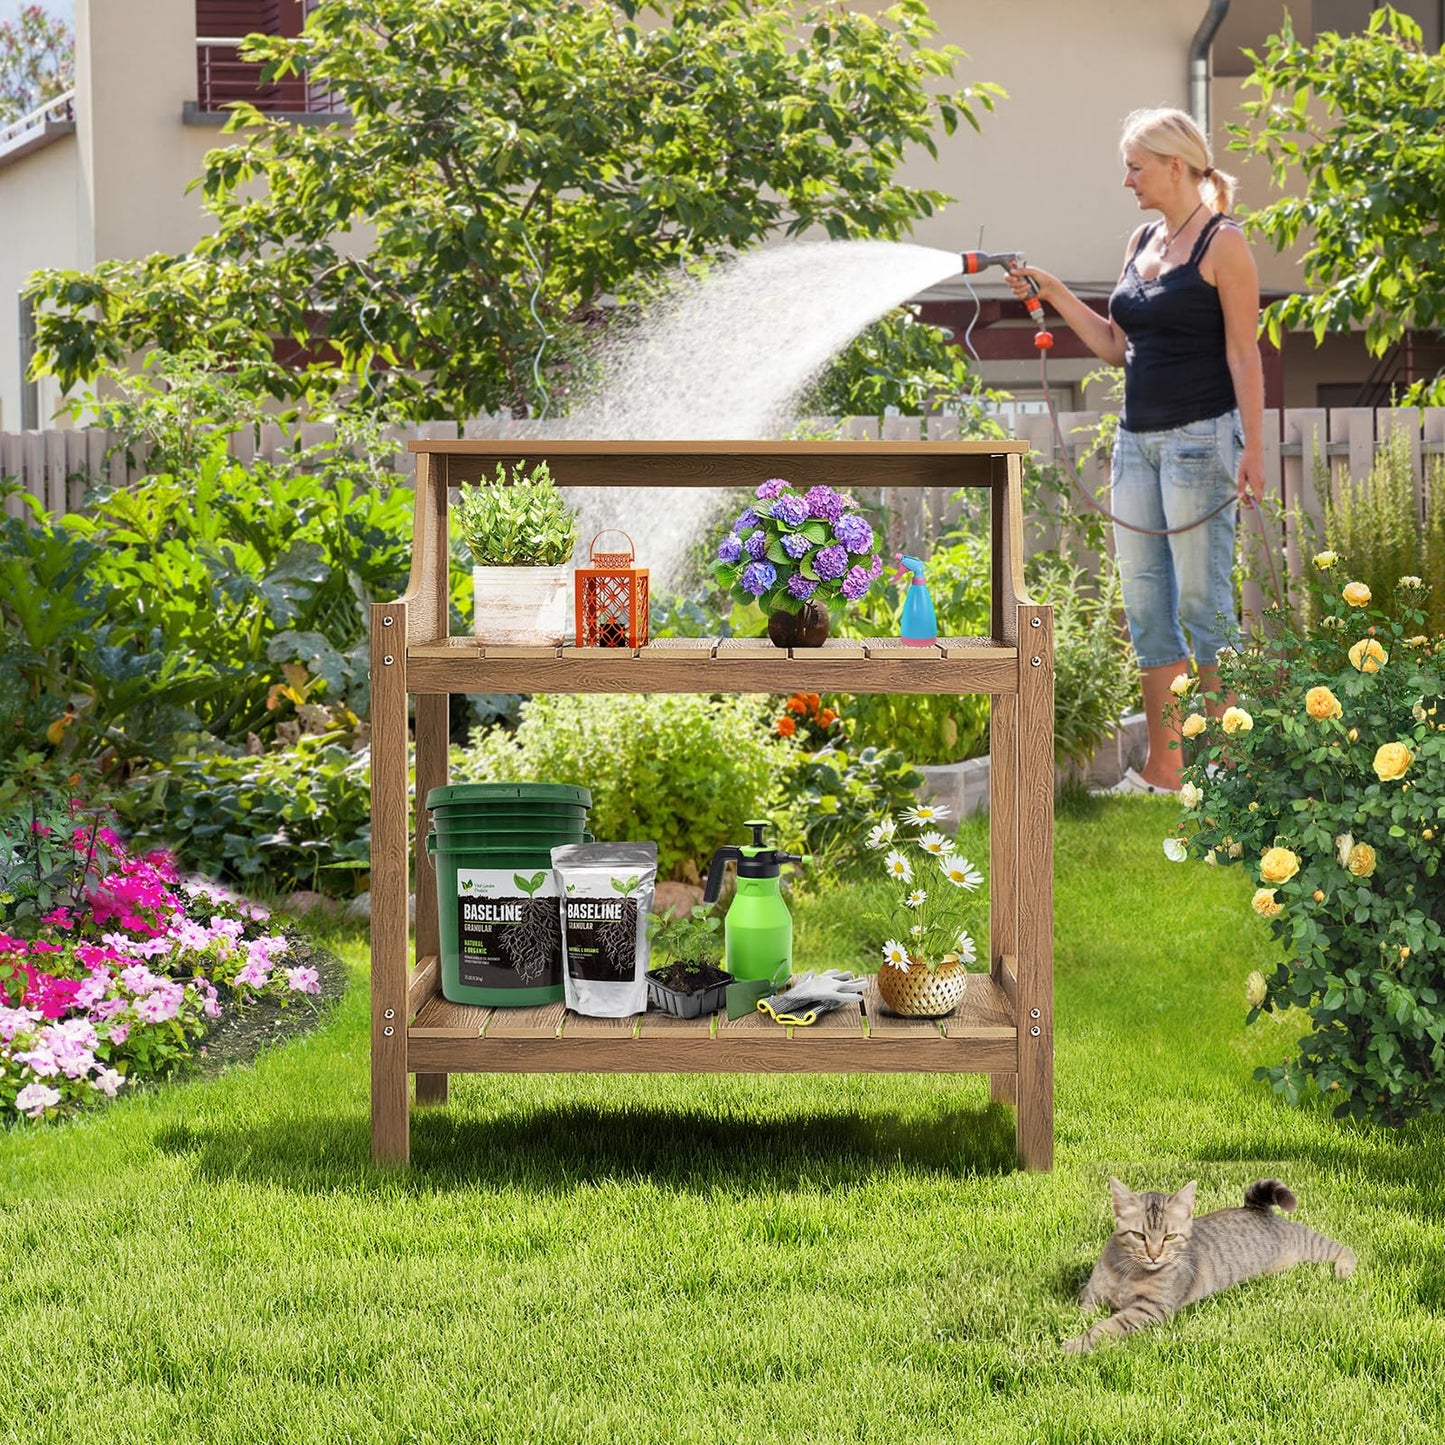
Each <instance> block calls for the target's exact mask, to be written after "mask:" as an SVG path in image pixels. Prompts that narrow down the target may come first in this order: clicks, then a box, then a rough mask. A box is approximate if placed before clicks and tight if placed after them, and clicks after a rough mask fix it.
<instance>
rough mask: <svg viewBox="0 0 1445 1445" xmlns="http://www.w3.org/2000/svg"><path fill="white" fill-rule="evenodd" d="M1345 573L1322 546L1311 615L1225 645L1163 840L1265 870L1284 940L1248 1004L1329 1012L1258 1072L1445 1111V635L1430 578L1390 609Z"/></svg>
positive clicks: (1359, 1107) (1384, 1108) (1270, 909)
mask: <svg viewBox="0 0 1445 1445" xmlns="http://www.w3.org/2000/svg"><path fill="white" fill-rule="evenodd" d="M1342 572H1343V563H1342V560H1341V559H1340V558H1339V557H1338V556H1337V555H1336V554H1334V553H1329V552H1325V553H1321V554H1319V556H1317V557H1316V558H1315V569H1314V578H1313V580H1312V583H1311V589H1312V591H1313V592H1314V593H1315V594H1316V596H1315V598H1314V599H1313V601H1312V604H1311V606H1310V610H1309V616H1310V617H1311V619H1312V620H1311V622H1310V623H1309V624H1307V625H1298V624H1296V623H1294V622H1293V621H1291V620H1290V619H1289V618H1288V617H1287V616H1286V615H1285V614H1283V613H1281V612H1279V611H1278V610H1273V611H1271V612H1270V613H1269V614H1267V617H1266V624H1265V629H1264V635H1263V636H1262V637H1261V638H1260V639H1258V640H1257V641H1256V642H1255V643H1254V644H1253V645H1251V646H1249V647H1248V648H1246V649H1245V650H1244V651H1241V652H1235V653H1226V654H1225V655H1223V656H1222V657H1221V659H1220V688H1221V695H1220V696H1219V697H1217V698H1215V699H1214V703H1215V708H1216V710H1218V709H1219V707H1220V705H1221V704H1224V703H1226V702H1227V703H1228V704H1229V708H1228V711H1225V712H1223V715H1222V717H1221V718H1219V719H1215V718H1213V717H1210V716H1208V715H1207V714H1206V712H1205V711H1204V708H1203V707H1202V706H1201V705H1200V702H1199V701H1198V700H1196V699H1194V698H1190V697H1186V698H1184V699H1183V700H1182V701H1181V702H1180V704H1179V705H1178V708H1177V709H1176V710H1177V712H1179V713H1180V714H1182V716H1181V718H1180V722H1181V731H1182V733H1183V735H1184V737H1185V738H1187V739H1191V740H1192V741H1191V743H1190V744H1188V746H1189V747H1190V748H1191V756H1190V759H1189V762H1188V766H1187V767H1186V769H1185V772H1184V788H1183V790H1182V791H1181V803H1182V804H1183V806H1184V817H1183V820H1182V822H1181V823H1180V832H1181V835H1182V836H1181V837H1178V838H1172V839H1170V840H1169V841H1168V842H1167V843H1166V845H1165V851H1166V852H1167V853H1168V854H1169V856H1170V857H1171V858H1174V859H1176V860H1182V859H1184V858H1186V857H1187V856H1188V855H1189V854H1193V855H1194V856H1195V857H1198V858H1202V859H1204V861H1205V862H1207V863H1216V864H1229V863H1238V864H1240V865H1241V866H1242V867H1244V868H1246V869H1247V870H1248V871H1249V872H1250V873H1251V874H1252V875H1253V877H1254V879H1255V882H1256V883H1257V884H1258V888H1257V891H1256V892H1255V894H1254V897H1253V899H1252V902H1251V906H1252V907H1253V909H1254V911H1255V912H1256V913H1258V914H1259V915H1260V916H1261V917H1262V918H1264V919H1265V920H1266V921H1267V922H1268V924H1269V927H1270V929H1271V931H1272V933H1273V934H1274V936H1275V938H1276V939H1277V940H1278V942H1279V945H1280V948H1281V950H1282V952H1283V955H1284V956H1283V958H1282V959H1281V961H1280V963H1279V964H1278V965H1277V966H1276V968H1275V969H1274V972H1273V974H1272V975H1270V976H1268V977H1265V978H1263V979H1261V977H1260V975H1258V974H1252V975H1251V976H1250V980H1249V983H1248V986H1247V990H1246V998H1247V1001H1248V1003H1249V1006H1250V1012H1249V1019H1250V1021H1251V1022H1253V1021H1254V1020H1255V1019H1256V1018H1258V1017H1259V1016H1260V1015H1261V1014H1262V1013H1264V1012H1267V1011H1272V1012H1274V1013H1275V1014H1276V1016H1279V1015H1281V1014H1283V1013H1284V1011H1286V1010H1289V1009H1291V1008H1299V1009H1302V1010H1305V1011H1306V1012H1307V1014H1308V1017H1309V1019H1310V1020H1311V1022H1312V1023H1313V1026H1314V1027H1313V1031H1312V1032H1311V1033H1310V1034H1308V1036H1306V1037H1305V1038H1303V1039H1301V1040H1300V1042H1299V1047H1298V1052H1297V1053H1295V1054H1294V1055H1292V1056H1291V1057H1288V1058H1285V1059H1283V1060H1282V1061H1281V1062H1280V1063H1279V1064H1276V1065H1274V1066H1273V1067H1266V1068H1262V1069H1260V1070H1259V1071H1258V1073H1257V1077H1261V1078H1268V1079H1270V1080H1271V1081H1272V1082H1273V1085H1274V1087H1275V1089H1276V1091H1277V1092H1279V1093H1281V1094H1283V1095H1285V1096H1286V1097H1287V1098H1289V1099H1290V1100H1291V1101H1294V1100H1296V1099H1297V1097H1298V1095H1299V1091H1300V1088H1301V1087H1302V1086H1303V1085H1304V1084H1305V1082H1306V1081H1307V1080H1312V1081H1313V1082H1314V1084H1315V1085H1316V1086H1317V1087H1318V1089H1319V1090H1320V1091H1321V1093H1323V1094H1325V1095H1326V1096H1328V1097H1329V1098H1330V1099H1331V1100H1332V1101H1333V1102H1334V1103H1335V1105H1336V1112H1337V1113H1339V1114H1341V1115H1352V1116H1356V1117H1363V1118H1370V1119H1375V1120H1378V1121H1381V1122H1386V1123H1391V1124H1395V1123H1399V1122H1400V1121H1402V1120H1403V1119H1406V1118H1408V1117H1410V1116H1412V1115H1415V1114H1419V1113H1422V1112H1426V1111H1440V1110H1442V1109H1445V935H1442V929H1445V880H1442V877H1441V874H1440V857H1441V837H1442V835H1445V708H1442V706H1441V699H1442V697H1445V639H1442V638H1433V639H1431V638H1428V637H1426V636H1425V635H1424V633H1423V632H1422V628H1423V625H1424V610H1423V607H1424V602H1425V593H1426V589H1425V587H1424V586H1423V584H1422V583H1421V582H1420V579H1419V578H1417V577H1402V578H1401V579H1400V580H1399V583H1398V585H1397V586H1396V588H1395V595H1394V599H1393V605H1392V606H1391V607H1390V608H1389V609H1388V610H1383V609H1380V608H1379V607H1378V605H1376V606H1374V607H1372V606H1371V604H1372V603H1376V604H1378V601H1379V599H1378V598H1377V597H1372V596H1371V594H1370V590H1369V589H1368V588H1367V587H1365V586H1363V585H1362V584H1360V583H1358V582H1355V581H1352V580H1348V579H1347V578H1346V577H1344V576H1342V575H1341V574H1342ZM1301 1017H1303V1015H1301Z"/></svg>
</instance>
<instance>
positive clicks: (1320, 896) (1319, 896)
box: [1311, 888, 1325, 903]
mask: <svg viewBox="0 0 1445 1445" xmlns="http://www.w3.org/2000/svg"><path fill="white" fill-rule="evenodd" d="M1311 896H1312V897H1313V898H1314V900H1315V902H1316V903H1323V902H1324V901H1325V891H1324V889H1323V888H1316V889H1315V891H1314V893H1313V895H1311Z"/></svg>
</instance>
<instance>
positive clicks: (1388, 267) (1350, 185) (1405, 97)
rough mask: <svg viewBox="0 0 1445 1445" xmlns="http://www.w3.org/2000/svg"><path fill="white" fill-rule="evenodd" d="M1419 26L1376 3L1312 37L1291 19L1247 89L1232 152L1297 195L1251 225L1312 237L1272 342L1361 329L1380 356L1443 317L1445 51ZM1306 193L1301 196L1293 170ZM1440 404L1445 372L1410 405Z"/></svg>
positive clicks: (1275, 310) (1277, 309) (1275, 319)
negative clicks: (1366, 17)
mask: <svg viewBox="0 0 1445 1445" xmlns="http://www.w3.org/2000/svg"><path fill="white" fill-rule="evenodd" d="M1421 39H1422V37H1421V31H1420V27H1419V26H1418V25H1417V24H1416V23H1415V21H1413V20H1412V19H1410V17H1409V16H1406V15H1402V14H1400V13H1399V11H1397V10H1394V9H1393V8H1391V7H1390V6H1388V5H1386V6H1382V7H1380V8H1379V9H1378V10H1376V11H1375V12H1374V14H1373V15H1372V16H1371V18H1370V23H1369V26H1368V28H1367V29H1366V31H1365V32H1364V33H1363V34H1359V35H1349V36H1343V35H1336V34H1333V33H1327V34H1324V35H1320V36H1318V37H1316V39H1315V42H1314V44H1313V45H1311V46H1307V45H1303V44H1301V43H1300V41H1299V40H1297V39H1296V38H1295V34H1294V30H1293V28H1292V27H1291V26H1290V24H1289V23H1288V21H1286V23H1285V25H1284V28H1283V29H1282V30H1281V32H1280V33H1279V34H1278V35H1275V36H1272V37H1271V38H1270V41H1269V44H1268V48H1267V49H1266V51H1265V54H1264V55H1263V56H1259V55H1255V54H1254V53H1253V52H1251V53H1250V59H1251V60H1252V61H1253V63H1254V74H1253V75H1252V76H1251V78H1250V80H1249V82H1248V83H1249V84H1250V85H1252V86H1254V87H1255V88H1256V89H1257V90H1258V91H1259V99H1258V100H1253V101H1250V102H1249V103H1247V104H1246V105H1245V107H1244V109H1245V110H1246V112H1247V113H1248V114H1249V116H1250V120H1249V122H1248V123H1247V124H1245V125H1241V126H1238V127H1235V128H1234V130H1235V135H1236V139H1235V141H1234V143H1233V149H1236V150H1244V151H1248V152H1250V153H1251V154H1254V155H1259V156H1264V157H1267V158H1268V160H1269V162H1270V164H1271V166H1272V168H1273V177H1274V181H1275V184H1276V185H1277V186H1279V187H1280V188H1281V189H1285V188H1290V189H1291V190H1292V191H1293V192H1294V193H1292V194H1287V195H1284V196H1282V197H1281V198H1280V199H1279V200H1277V201H1274V202H1272V203H1271V204H1270V205H1268V206H1266V207H1264V208H1263V209H1262V210H1260V211H1258V212H1256V213H1255V214H1254V215H1253V216H1251V217H1250V218H1249V220H1248V222H1247V224H1248V225H1249V226H1250V227H1251V228H1252V229H1254V230H1256V231H1259V232H1260V233H1262V234H1263V235H1265V236H1266V237H1268V239H1269V240H1270V241H1271V242H1272V243H1273V244H1274V246H1275V248H1276V249H1277V250H1281V251H1282V250H1284V249H1285V248H1286V247H1288V246H1290V245H1292V244H1293V243H1294V242H1295V241H1296V240H1297V239H1298V238H1299V236H1300V234H1301V233H1302V232H1303V233H1305V235H1306V236H1307V237H1308V243H1309V244H1308V249H1307V250H1306V252H1305V254H1304V276H1305V281H1306V283H1307V284H1308V286H1309V287H1310V291H1309V292H1308V293H1305V294H1297V295H1293V296H1287V297H1285V298H1284V299H1283V300H1281V301H1277V302H1275V303H1274V304H1273V305H1272V306H1270V307H1269V309H1268V310H1267V311H1266V313H1265V319H1266V322H1267V324H1268V326H1269V332H1270V338H1271V340H1273V341H1275V342H1278V340H1279V337H1280V333H1281V332H1282V331H1283V330H1284V329H1285V328H1287V327H1292V326H1299V325H1304V326H1308V327H1309V328H1310V329H1311V330H1312V331H1313V332H1314V335H1315V340H1316V342H1318V341H1319V340H1320V339H1321V338H1322V337H1323V336H1324V334H1325V333H1326V332H1327V331H1345V330H1348V329H1349V328H1350V327H1352V326H1356V325H1360V324H1363V325H1364V328H1365V344H1366V345H1367V346H1368V347H1369V349H1370V351H1371V353H1372V354H1374V355H1377V356H1378V355H1380V354H1382V353H1383V352H1384V351H1386V350H1387V349H1388V348H1389V346H1390V345H1391V344H1392V343H1393V342H1395V341H1396V340H1398V339H1399V338H1400V336H1402V335H1403V334H1404V332H1405V331H1406V329H1407V328H1414V329H1417V330H1426V329H1430V328H1432V327H1438V326H1441V325H1445V230H1442V229H1441V225H1440V218H1441V216H1442V214H1445V51H1441V52H1439V53H1437V54H1433V55H1432V54H1429V53H1427V52H1426V51H1425V50H1424V49H1423V48H1422V44H1421ZM1301 175H1302V176H1303V179H1304V189H1303V193H1302V194H1300V193H1298V186H1299V179H1298V178H1299V176H1301ZM1432 391H1433V395H1434V397H1435V398H1436V399H1437V400H1438V399H1445V381H1437V382H1435V383H1434V384H1433V387H1432V386H1431V384H1430V383H1417V384H1416V386H1414V387H1413V388H1412V389H1411V391H1410V393H1409V395H1408V396H1407V398H1406V400H1407V401H1410V402H1415V401H1420V400H1424V399H1426V398H1428V397H1429V396H1430V395H1431V393H1432Z"/></svg>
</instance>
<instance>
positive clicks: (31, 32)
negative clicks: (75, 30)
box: [0, 5, 75, 125]
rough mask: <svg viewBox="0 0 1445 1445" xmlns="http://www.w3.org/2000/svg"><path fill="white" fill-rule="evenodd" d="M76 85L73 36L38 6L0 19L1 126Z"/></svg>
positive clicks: (30, 6)
mask: <svg viewBox="0 0 1445 1445" xmlns="http://www.w3.org/2000/svg"><path fill="white" fill-rule="evenodd" d="M74 84H75V37H74V35H72V34H71V31H70V27H69V26H68V25H67V24H66V23H65V21H63V20H60V19H57V18H56V17H55V16H53V15H48V14H47V13H46V11H45V8H44V7H43V6H41V5H27V6H26V7H25V8H24V9H23V10H21V12H20V14H19V16H18V17H17V18H16V19H14V20H0V125H3V124H5V123H6V122H7V121H12V120H16V119H18V118H19V117H20V116H22V115H29V114H30V112H31V111H32V110H37V109H39V107H41V106H42V105H44V104H45V103H46V102H47V101H50V100H54V99H55V97H56V96H57V95H63V94H64V93H65V92H66V91H67V90H69V89H70V87H71V86H72V85H74Z"/></svg>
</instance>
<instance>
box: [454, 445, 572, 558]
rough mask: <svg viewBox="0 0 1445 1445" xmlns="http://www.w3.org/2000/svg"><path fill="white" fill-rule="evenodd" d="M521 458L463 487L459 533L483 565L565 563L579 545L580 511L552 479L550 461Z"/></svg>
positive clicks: (458, 521)
mask: <svg viewBox="0 0 1445 1445" xmlns="http://www.w3.org/2000/svg"><path fill="white" fill-rule="evenodd" d="M525 467H526V463H524V462H518V463H517V464H516V466H514V467H513V468H512V476H511V480H510V481H509V480H508V478H507V468H506V466H505V465H504V464H503V463H501V462H498V463H497V475H496V476H495V477H494V478H492V480H490V481H480V482H477V483H475V484H474V485H472V486H468V487H463V488H462V489H461V497H460V499H459V500H458V502H457V509H456V523H457V531H458V533H459V534H460V536H461V539H462V541H463V542H464V543H465V544H466V545H467V547H468V548H469V549H470V550H471V554H472V558H473V560H474V561H475V562H476V564H477V566H479V567H560V566H562V565H563V564H564V563H566V562H568V561H570V560H571V557H572V549H573V548H574V547H575V546H576V545H577V513H576V511H575V510H574V509H573V508H572V507H570V506H569V505H568V503H567V500H566V498H564V497H563V495H562V493H561V492H559V491H558V490H557V488H556V486H555V485H554V484H553V482H552V473H551V470H550V469H549V468H548V466H547V463H546V462H538V463H537V465H536V466H534V467H533V468H532V470H531V471H530V472H528V471H526V470H525Z"/></svg>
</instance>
